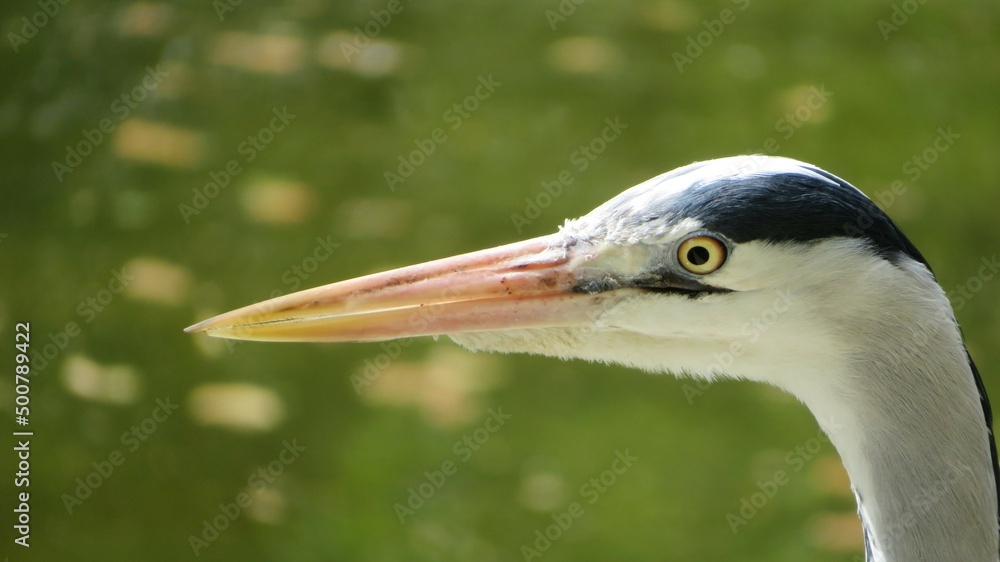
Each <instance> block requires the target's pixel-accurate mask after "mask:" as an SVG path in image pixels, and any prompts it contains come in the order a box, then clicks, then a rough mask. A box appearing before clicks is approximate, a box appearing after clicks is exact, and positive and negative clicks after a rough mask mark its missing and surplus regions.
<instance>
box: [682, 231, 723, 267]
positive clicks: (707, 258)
mask: <svg viewBox="0 0 1000 562" xmlns="http://www.w3.org/2000/svg"><path fill="white" fill-rule="evenodd" d="M677 259H678V260H680V262H681V266H683V267H684V269H686V270H688V271H690V272H691V273H697V274H698V275H705V274H707V273H712V272H713V271H715V270H716V269H719V268H720V267H722V264H724V263H726V245H725V244H723V243H722V242H721V241H719V240H718V239H716V238H712V237H711V236H695V237H694V238H688V239H687V240H685V241H683V242H681V246H680V248H678V249H677Z"/></svg>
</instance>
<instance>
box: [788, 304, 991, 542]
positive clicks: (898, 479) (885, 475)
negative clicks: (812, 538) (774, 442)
mask: <svg viewBox="0 0 1000 562" xmlns="http://www.w3.org/2000/svg"><path fill="white" fill-rule="evenodd" d="M937 306H938V307H942V306H943V307H944V308H941V309H940V310H939V311H938V312H939V313H940V314H937V313H935V314H934V315H933V316H929V317H928V316H926V315H925V317H923V318H909V319H906V320H909V321H912V322H913V323H912V324H909V325H910V326H912V328H911V330H912V334H907V337H906V338H905V339H904V338H901V337H899V332H900V330H898V329H895V330H893V329H888V328H886V327H885V326H883V327H882V328H883V329H879V328H878V323H877V322H876V323H869V324H868V326H869V327H870V329H871V330H872V333H858V334H854V341H855V342H866V344H865V347H863V348H859V349H856V350H855V352H854V353H853V356H852V358H851V361H849V363H848V369H849V372H848V373H846V375H845V376H843V377H839V381H838V388H834V389H825V391H824V393H817V395H815V396H805V397H803V398H804V399H805V400H806V402H807V404H808V405H809V406H810V408H811V409H812V410H813V412H814V414H815V415H816V416H817V419H819V421H820V424H821V425H822V426H823V427H824V430H825V431H826V432H827V433H828V434H829V435H830V438H831V440H832V442H833V443H834V445H835V446H836V447H837V449H838V451H839V452H840V455H841V457H842V459H843V461H844V465H845V467H846V468H847V471H848V473H849V475H850V477H851V482H852V485H853V487H854V490H855V494H856V495H857V498H858V507H859V514H860V516H861V520H862V523H863V524H864V527H865V539H866V546H867V550H868V559H869V561H870V562H914V561H918V560H927V561H951V560H955V561H959V560H961V561H965V562H980V561H981V562H997V560H998V554H997V553H998V549H997V545H998V530H997V491H996V479H995V473H994V467H993V460H992V455H991V448H990V443H991V441H990V439H991V437H990V435H989V432H988V429H987V427H986V424H985V423H984V414H983V407H982V404H981V402H980V396H979V391H978V388H977V387H976V384H975V379H974V377H973V373H972V369H971V367H970V364H969V360H968V355H967V353H966V351H965V347H964V345H963V343H962V341H961V335H960V333H959V331H958V329H957V325H956V324H955V323H954V320H953V319H952V315H951V310H950V308H948V307H947V301H945V302H944V304H943V305H942V304H941V303H938V304H937ZM942 319H944V320H946V321H942ZM949 319H951V320H949ZM899 320H900V319H898V318H897V319H895V321H899ZM904 325H906V324H904ZM863 331H864V330H862V332H863ZM875 332H878V333H875ZM903 332H906V330H903ZM831 390H832V393H831V392H830V391H831ZM819 394H824V395H823V396H820V395H819Z"/></svg>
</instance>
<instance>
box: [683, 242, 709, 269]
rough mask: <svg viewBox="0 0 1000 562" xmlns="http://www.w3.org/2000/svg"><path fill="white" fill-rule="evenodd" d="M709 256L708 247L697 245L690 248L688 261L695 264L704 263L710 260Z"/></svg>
mask: <svg viewBox="0 0 1000 562" xmlns="http://www.w3.org/2000/svg"><path fill="white" fill-rule="evenodd" d="M709 256H710V254H709V252H708V248H706V247H704V246H695V247H694V248H691V249H690V250H688V261H689V262H691V263H693V264H694V265H703V264H704V263H705V262H707V261H708V258H709Z"/></svg>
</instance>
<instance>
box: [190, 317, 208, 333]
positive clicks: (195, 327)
mask: <svg viewBox="0 0 1000 562" xmlns="http://www.w3.org/2000/svg"><path fill="white" fill-rule="evenodd" d="M208 322H209V321H208V320H202V321H201V322H198V323H196V324H191V325H190V326H188V327H187V328H184V331H185V332H187V333H189V334H194V333H196V332H204V331H205V329H206V328H207V327H208Z"/></svg>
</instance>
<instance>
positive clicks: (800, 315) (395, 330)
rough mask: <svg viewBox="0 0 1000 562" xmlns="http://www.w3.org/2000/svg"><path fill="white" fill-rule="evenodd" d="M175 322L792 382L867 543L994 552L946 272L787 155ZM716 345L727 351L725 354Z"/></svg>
mask: <svg viewBox="0 0 1000 562" xmlns="http://www.w3.org/2000/svg"><path fill="white" fill-rule="evenodd" d="M776 303H780V304H781V305H780V306H778V305H777V304H776ZM765 311H771V312H770V313H769V314H768V315H767V318H768V322H769V323H768V325H767V326H766V330H756V331H755V333H754V337H753V338H750V339H748V338H747V334H746V325H747V322H748V320H749V319H751V318H759V317H761V316H762V313H764V312H765ZM187 330H188V331H189V332H205V333H207V334H208V335H210V336H218V337H224V338H236V339H244V340H263V341H313V342H365V341H380V340H388V339H395V338H406V337H413V336H438V335H445V336H448V337H449V338H451V339H452V340H454V341H455V342H457V343H458V344H460V345H461V346H464V347H466V348H468V349H470V350H472V351H492V352H502V353H532V354H539V355H545V356H552V357H558V358H562V359H584V360H589V361H597V362H604V363H615V364H621V365H625V366H629V367H635V368H639V369H642V370H645V371H650V372H654V373H671V374H675V375H678V376H689V377H699V378H701V379H706V380H714V379H718V378H734V379H746V380H751V381H758V382H764V383H768V384H771V385H774V386H776V387H778V388H780V389H783V390H784V391H787V392H788V393H791V394H792V395H794V396H795V397H796V398H798V400H800V401H801V402H802V403H804V404H805V406H806V407H808V408H809V410H810V411H811V412H812V413H813V415H814V416H815V418H816V420H817V422H818V424H819V426H820V428H821V429H822V430H823V431H824V432H825V433H826V434H827V435H828V437H829V439H830V441H831V442H832V443H833V445H834V446H835V447H836V450H837V451H838V453H839V455H840V458H841V461H842V462H843V464H844V467H845V469H846V471H847V473H848V475H849V477H850V481H851V487H852V490H853V492H854V495H855V498H856V502H857V508H858V516H859V517H860V519H861V523H862V529H863V534H864V544H865V551H866V558H867V560H869V561H870V562H901V561H905V562H913V561H918V560H921V561H959V560H960V561H964V562H974V561H975V562H978V561H983V562H986V561H989V562H997V560H998V496H997V492H998V478H1000V473H998V469H997V451H996V444H995V441H994V438H993V433H992V412H991V409H990V403H989V400H988V397H987V395H986V390H985V387H984V385H983V381H982V379H981V378H980V375H979V372H978V370H977V369H976V365H975V363H973V361H972V358H971V356H970V354H969V353H968V351H967V349H966V347H965V344H964V341H963V336H962V333H961V330H960V328H959V325H958V323H957V321H956V319H955V315H954V312H953V310H952V308H951V305H950V304H949V300H948V297H947V295H946V293H945V292H944V291H943V290H942V288H941V286H940V285H939V284H938V283H937V281H936V279H935V276H934V274H933V273H932V271H931V269H930V266H929V265H928V263H927V261H926V260H925V259H924V257H923V256H922V255H921V254H920V252H919V251H918V250H917V249H916V248H915V247H914V246H913V244H912V243H911V242H910V241H909V239H908V238H907V237H906V236H905V235H904V234H903V233H902V231H901V230H900V229H899V228H898V227H897V226H896V224H895V223H894V222H893V221H892V220H891V219H890V218H889V217H888V216H887V215H886V213H885V212H883V211H882V210H881V209H880V208H879V207H878V206H876V205H875V204H874V203H873V202H872V201H871V200H870V199H869V198H868V197H866V196H865V195H864V194H863V193H862V192H861V191H860V190H858V189H857V188H855V187H854V186H852V185H851V184H849V183H848V182H846V181H844V180H842V179H840V178H839V177H837V176H835V175H833V174H831V173H829V172H826V171H824V170H823V169H821V168H818V167H816V166H814V165H811V164H807V163H804V162H800V161H797V160H793V159H789V158H784V157H777V156H762V155H750V156H735V157H729V158H720V159H715V160H708V161H703V162H696V163H693V164H690V165H687V166H683V167H680V168H677V169H675V170H673V171H670V172H667V173H664V174H662V175H659V176H656V177H654V178H652V179H650V180H648V181H645V182H643V183H640V184H639V185H636V186H634V187H632V188H630V189H627V190H625V191H624V192H622V193H621V194H619V195H617V196H616V197H614V198H612V199H610V200H609V201H607V202H606V203H604V204H602V205H600V206H599V207H597V208H596V209H594V210H593V211H592V212H590V213H589V214H587V215H585V216H583V217H581V218H578V219H573V220H567V221H566V222H565V224H564V225H563V226H561V227H560V228H559V229H558V230H557V232H556V233H554V234H550V235H546V236H541V237H537V238H532V239H529V240H525V241H521V242H515V243H511V244H507V245H502V246H498V247H496V248H491V249H486V250H481V251H477V252H472V253H467V254H463V255H459V256H455V257H451V258H445V259H440V260H436V261H430V262H427V263H423V264H418V265H413V266H409V267H403V268H399V269H394V270H391V271H386V272H383V273H376V274H373V275H367V276H364V277H358V278H355V279H351V280H347V281H341V282H338V283H332V284H329V285H325V286H321V287H316V288H313V289H308V290H304V291H300V292H297V293H293V294H289V295H284V296H280V297H277V298H274V299H271V300H268V301H264V302H262V303H258V304H254V305H250V306H247V307H244V308H240V309H237V310H234V311H231V312H228V313H225V314H221V315H219V316H216V317H214V318H210V319H208V320H205V321H202V322H200V323H198V324H195V325H193V326H191V327H189V328H187ZM737 350H738V353H736V351H737ZM726 352H729V353H731V356H732V357H735V359H734V360H732V361H730V362H727V363H728V364H726V365H721V364H720V363H719V361H718V360H717V357H719V356H720V354H723V353H726Z"/></svg>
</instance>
